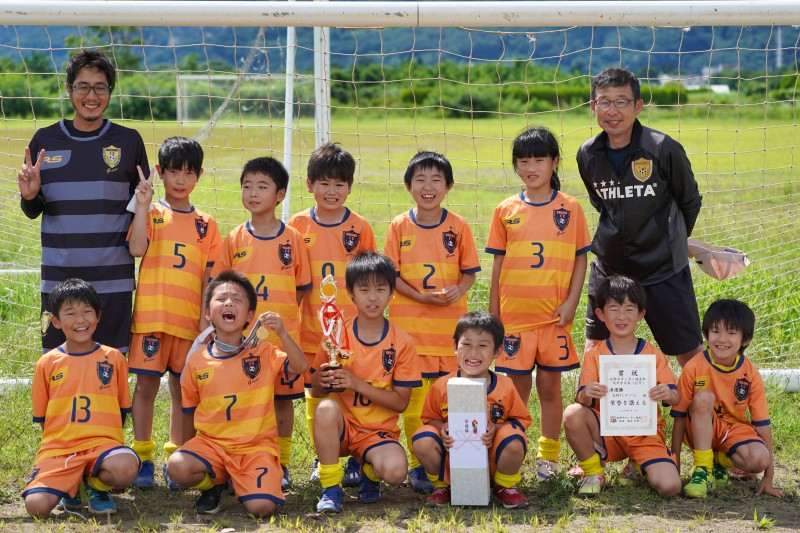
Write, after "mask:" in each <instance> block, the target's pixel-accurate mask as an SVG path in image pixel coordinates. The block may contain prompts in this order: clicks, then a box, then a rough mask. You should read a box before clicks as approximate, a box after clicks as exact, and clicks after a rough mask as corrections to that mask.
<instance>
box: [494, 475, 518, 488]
mask: <svg viewBox="0 0 800 533" xmlns="http://www.w3.org/2000/svg"><path fill="white" fill-rule="evenodd" d="M521 478H522V475H521V474H520V473H519V471H517V473H516V474H510V475H508V474H503V473H502V472H498V471H495V473H494V476H492V480H493V481H494V484H495V485H497V486H498V487H503V488H504V489H510V488H511V487H516V486H517V483H519V480H520V479H521Z"/></svg>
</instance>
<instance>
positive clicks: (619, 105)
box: [594, 98, 633, 109]
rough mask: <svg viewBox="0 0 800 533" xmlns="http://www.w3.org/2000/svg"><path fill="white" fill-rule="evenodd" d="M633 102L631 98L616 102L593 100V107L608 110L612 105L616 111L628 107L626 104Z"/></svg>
mask: <svg viewBox="0 0 800 533" xmlns="http://www.w3.org/2000/svg"><path fill="white" fill-rule="evenodd" d="M631 102H633V99H632V98H619V99H617V100H595V101H594V105H596V106H597V107H599V108H600V109H608V108H609V107H611V106H612V105H613V106H614V107H616V108H618V109H622V108H625V107H628V104H630V103H631Z"/></svg>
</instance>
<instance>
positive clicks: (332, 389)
mask: <svg viewBox="0 0 800 533" xmlns="http://www.w3.org/2000/svg"><path fill="white" fill-rule="evenodd" d="M340 368H342V364H341V363H339V362H338V361H336V362H333V361H328V367H327V368H326V369H325V370H339V369H340ZM325 392H344V389H343V388H342V387H333V386H330V387H325Z"/></svg>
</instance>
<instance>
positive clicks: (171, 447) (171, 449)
mask: <svg viewBox="0 0 800 533" xmlns="http://www.w3.org/2000/svg"><path fill="white" fill-rule="evenodd" d="M179 448H180V446H178V445H177V444H175V443H174V442H165V443H164V454H165V455H164V462H167V461H169V458H170V457H171V456H172V454H173V453H175V452H176V451H178V449H179Z"/></svg>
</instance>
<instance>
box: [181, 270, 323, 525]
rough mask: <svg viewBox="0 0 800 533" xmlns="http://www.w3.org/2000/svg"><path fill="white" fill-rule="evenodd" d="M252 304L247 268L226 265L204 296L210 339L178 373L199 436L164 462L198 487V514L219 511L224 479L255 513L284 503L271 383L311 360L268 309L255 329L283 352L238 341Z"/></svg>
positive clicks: (184, 483) (261, 513)
mask: <svg viewBox="0 0 800 533" xmlns="http://www.w3.org/2000/svg"><path fill="white" fill-rule="evenodd" d="M255 310H256V290H255V288H254V287H253V284H252V283H250V281H249V280H248V279H247V277H246V276H245V275H244V274H241V273H239V272H236V271H234V270H226V271H223V272H221V273H220V274H219V275H218V276H217V277H215V278H214V279H213V280H212V281H211V283H210V284H209V286H208V290H207V291H206V294H205V313H206V319H207V320H208V321H210V322H211V324H213V325H214V329H215V334H214V335H215V337H214V340H212V341H211V342H209V343H208V344H207V345H205V346H202V347H201V348H200V349H197V350H195V351H194V352H192V353H191V354H190V355H189V357H188V358H187V360H186V367H185V369H184V370H185V371H184V373H183V375H182V376H181V390H182V392H183V410H184V412H186V413H190V414H192V415H193V417H194V427H195V428H196V429H197V436H196V437H194V438H192V439H191V440H189V441H188V442H186V444H184V445H183V446H182V447H181V449H180V450H177V453H174V454H173V455H172V457H170V459H169V463H168V465H167V466H168V472H169V476H170V478H171V479H173V480H175V481H176V482H177V483H178V484H180V485H182V486H185V487H191V488H194V489H197V490H200V491H201V494H200V497H199V498H198V499H197V502H196V503H195V510H196V511H197V513H198V514H214V513H216V512H218V511H219V502H220V497H221V496H222V492H223V491H224V490H225V487H226V486H227V480H228V479H231V481H232V483H233V488H234V490H235V492H236V495H237V497H238V498H239V501H240V502H242V504H243V505H244V507H245V509H246V510H247V512H248V513H250V514H252V515H254V516H256V517H258V518H261V517H265V516H270V515H271V514H273V513H274V512H275V509H276V508H277V505H278V504H283V502H284V500H283V491H282V490H281V468H280V462H279V460H278V456H279V450H278V443H277V438H278V428H277V423H276V419H275V409H274V405H273V398H274V393H275V385H276V383H277V382H278V381H279V380H280V378H281V376H283V375H287V376H297V375H299V374H302V373H303V372H305V370H306V368H307V365H308V363H307V362H306V358H305V356H304V355H303V351H302V350H301V349H300V346H298V345H297V343H296V342H295V340H294V339H293V338H292V336H291V335H290V334H289V332H288V331H286V328H285V327H284V326H283V322H282V321H281V318H280V316H278V314H277V313H274V312H272V311H267V312H265V313H262V314H261V315H260V316H259V317H258V323H256V324H255V325H254V326H253V327H254V328H260V327H261V326H264V327H265V328H267V329H268V330H270V331H271V332H272V333H274V334H275V336H276V337H277V339H278V340H279V341H280V343H281V345H282V346H283V347H284V348H285V349H286V351H285V352H283V351H281V350H279V349H278V348H277V347H276V346H274V345H273V344H271V343H270V342H268V341H261V342H257V340H258V339H254V340H255V341H256V342H252V341H250V340H249V339H250V338H249V337H248V339H245V340H244V341H243V339H244V336H243V335H242V332H243V331H244V330H245V328H246V327H247V326H248V324H250V323H251V322H252V320H253V318H254V317H255ZM263 332H264V331H263V330H260V329H259V330H257V331H256V335H258V336H260V333H263Z"/></svg>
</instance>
